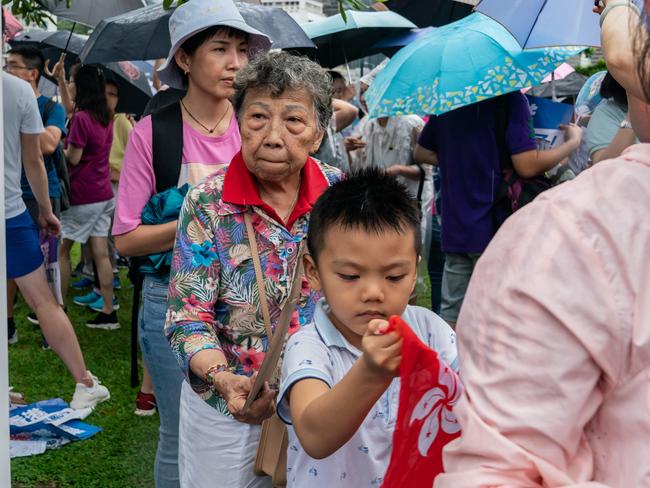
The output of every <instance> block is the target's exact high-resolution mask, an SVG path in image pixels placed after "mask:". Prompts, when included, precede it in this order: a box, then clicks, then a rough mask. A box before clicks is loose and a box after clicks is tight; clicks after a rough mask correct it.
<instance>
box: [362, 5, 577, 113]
mask: <svg viewBox="0 0 650 488" xmlns="http://www.w3.org/2000/svg"><path fill="white" fill-rule="evenodd" d="M583 49H584V48H576V47H573V48H569V47H560V48H552V49H551V48H545V49H539V50H530V51H524V50H522V49H521V47H520V46H519V44H517V41H516V40H515V39H514V37H512V35H510V33H509V32H508V31H507V30H506V29H505V28H504V27H503V26H501V25H500V24H499V23H498V22H495V21H494V20H492V19H490V18H489V17H486V16H484V15H482V14H479V13H474V14H472V15H470V16H469V17H466V18H464V19H462V20H459V21H457V22H454V23H453V24H449V25H446V26H444V27H440V28H437V29H434V30H433V31H432V32H430V33H429V34H427V35H426V36H424V37H422V38H421V39H419V40H417V41H415V42H414V43H412V44H409V45H408V46H406V47H405V48H403V49H402V50H400V51H399V52H398V53H397V54H396V55H395V56H394V57H393V58H392V59H391V61H390V62H389V63H388V65H387V66H386V68H385V69H384V70H383V71H382V72H381V73H379V75H378V76H377V78H376V79H375V81H374V82H373V83H372V85H371V86H370V88H369V89H368V91H367V92H366V96H365V97H366V102H367V105H368V109H369V113H370V115H371V116H373V117H382V116H390V115H404V114H420V115H424V114H441V113H444V112H449V111H450V110H454V109H456V108H460V107H463V106H465V105H470V104H472V103H476V102H480V101H482V100H486V99H488V98H491V97H496V96H499V95H503V94H505V93H509V92H512V91H515V90H519V89H521V88H525V87H527V86H534V85H538V84H539V83H540V82H541V80H542V79H543V78H544V76H546V75H547V74H548V73H550V72H551V71H553V70H554V69H555V68H557V67H558V66H559V65H560V64H561V63H562V62H563V61H564V60H565V59H567V58H569V57H571V56H575V55H576V54H578V53H579V52H580V51H582V50H583Z"/></svg>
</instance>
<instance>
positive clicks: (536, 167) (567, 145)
mask: <svg viewBox="0 0 650 488" xmlns="http://www.w3.org/2000/svg"><path fill="white" fill-rule="evenodd" d="M560 128H561V129H563V130H564V131H565V134H566V139H565V141H564V142H563V143H562V144H560V145H559V146H557V147H554V148H553V149H547V150H544V151H538V150H536V149H533V150H530V151H524V152H521V153H518V154H513V155H512V166H513V167H514V169H515V171H516V173H517V174H518V175H519V176H520V177H521V178H533V177H535V176H539V175H541V174H543V173H545V172H546V171H548V170H550V169H552V168H554V167H555V166H557V165H558V164H560V163H561V162H562V161H563V160H564V159H565V158H566V157H568V156H569V155H570V154H571V153H572V152H573V151H575V150H576V149H577V148H578V147H579V146H580V139H581V138H582V131H581V130H580V128H579V127H577V126H574V125H570V126H560Z"/></svg>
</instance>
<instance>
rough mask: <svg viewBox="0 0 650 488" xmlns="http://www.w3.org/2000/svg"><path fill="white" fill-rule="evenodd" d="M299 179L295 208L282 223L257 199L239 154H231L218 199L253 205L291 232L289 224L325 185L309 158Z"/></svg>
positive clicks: (257, 195) (308, 206) (254, 184)
mask: <svg viewBox="0 0 650 488" xmlns="http://www.w3.org/2000/svg"><path fill="white" fill-rule="evenodd" d="M301 176H302V178H301V181H300V190H299V193H298V201H297V202H296V205H295V207H294V208H293V211H292V212H291V215H290V216H289V220H288V221H287V222H286V223H285V222H283V221H282V219H281V218H280V216H279V215H278V214H277V213H276V212H275V210H274V209H273V208H272V207H271V206H270V205H268V204H267V203H265V202H264V201H263V200H262V198H261V197H260V192H259V189H258V188H257V183H256V182H255V177H254V176H253V174H252V173H251V172H250V171H249V170H248V168H247V167H246V163H244V158H243V157H242V155H241V151H240V152H238V153H237V154H236V155H235V157H234V158H233V159H232V161H231V162H230V166H228V170H227V171H226V176H225V179H224V182H223V193H222V195H221V198H222V200H223V201H224V202H226V203H234V204H236V205H254V206H256V207H259V208H261V209H262V210H264V212H265V213H266V214H267V215H268V216H269V217H271V218H272V219H274V220H275V221H277V222H278V223H279V224H281V225H284V226H285V227H286V228H287V229H291V226H292V225H293V223H294V222H295V221H296V220H298V218H300V217H302V216H303V215H304V214H306V213H307V212H309V211H310V210H311V208H312V207H313V206H314V203H316V200H318V197H319V196H320V195H321V194H322V193H323V192H324V191H325V190H326V189H327V187H328V186H329V184H328V182H327V179H326V178H325V176H324V175H323V172H322V171H321V170H320V168H319V167H318V164H317V163H316V161H314V160H313V159H312V158H310V157H307V162H306V163H305V166H304V167H303V168H302V170H301Z"/></svg>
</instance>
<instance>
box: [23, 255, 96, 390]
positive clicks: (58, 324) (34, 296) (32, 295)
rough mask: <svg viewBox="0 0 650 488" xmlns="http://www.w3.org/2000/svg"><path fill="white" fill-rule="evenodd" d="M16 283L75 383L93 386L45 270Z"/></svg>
mask: <svg viewBox="0 0 650 488" xmlns="http://www.w3.org/2000/svg"><path fill="white" fill-rule="evenodd" d="M16 283H17V284H18V288H20V292H21V293H22V294H23V297H25V301H27V304H28V305H29V307H30V308H31V309H32V310H33V311H34V312H35V313H36V317H38V322H39V325H40V327H41V330H42V331H43V335H44V336H45V339H46V340H47V342H48V343H49V344H50V347H51V348H52V350H53V351H54V352H55V353H56V354H57V355H58V356H59V357H60V358H61V360H62V361H63V363H64V364H65V365H66V367H67V368H68V371H70V374H71V375H72V376H73V378H74V379H75V382H76V383H83V384H84V385H86V386H92V384H93V382H92V379H91V378H90V376H89V375H88V371H87V370H86V364H85V363H84V357H83V354H82V353H81V348H80V347H79V342H78V341H77V336H76V335H75V332H74V329H73V328H72V324H71V323H70V319H68V316H67V315H66V314H65V312H64V311H63V309H62V308H61V307H60V306H59V304H58V303H57V302H56V299H55V298H54V295H52V291H51V290H50V287H49V285H48V284H47V278H46V277H45V268H43V266H40V267H39V268H38V269H36V270H35V271H32V272H31V273H29V274H27V275H25V276H21V277H19V278H16Z"/></svg>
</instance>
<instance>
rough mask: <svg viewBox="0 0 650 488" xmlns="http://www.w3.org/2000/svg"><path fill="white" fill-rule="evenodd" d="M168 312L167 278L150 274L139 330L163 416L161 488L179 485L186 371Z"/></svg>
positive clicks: (157, 475) (157, 476)
mask: <svg viewBox="0 0 650 488" xmlns="http://www.w3.org/2000/svg"><path fill="white" fill-rule="evenodd" d="M166 312H167V282H166V281H163V280H161V279H160V278H158V277H157V276H154V275H147V276H146V277H145V280H144V283H143V285H142V307H141V308H140V318H139V325H138V329H139V330H138V332H139V336H140V346H141V348H142V356H143V358H144V362H145V365H146V368H147V370H148V371H149V374H150V375H151V380H152V382H153V390H154V394H155V396H156V404H157V408H158V413H159V417H160V436H159V440H158V450H157V452H156V464H155V468H154V478H155V480H156V487H157V488H178V487H179V480H178V408H179V401H180V392H181V384H182V383H183V373H182V372H181V370H180V368H179V367H178V363H177V362H176V358H175V356H174V355H173V353H172V352H171V349H170V348H169V343H168V342H167V339H166V337H165V335H164V333H163V327H164V324H165V314H166Z"/></svg>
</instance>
